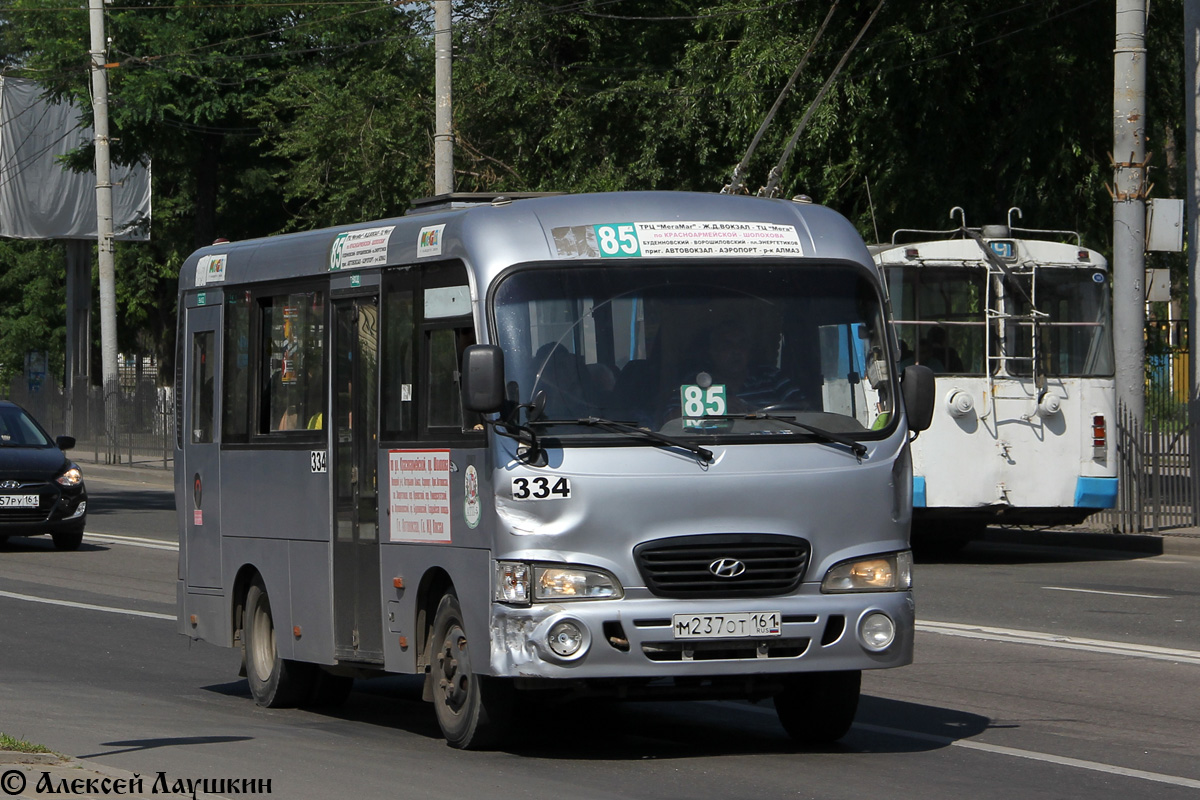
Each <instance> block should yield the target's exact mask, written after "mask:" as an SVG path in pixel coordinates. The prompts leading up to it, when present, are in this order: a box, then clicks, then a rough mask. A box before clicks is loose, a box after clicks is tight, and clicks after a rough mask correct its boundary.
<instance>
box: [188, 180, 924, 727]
mask: <svg viewBox="0 0 1200 800" xmlns="http://www.w3.org/2000/svg"><path fill="white" fill-rule="evenodd" d="M178 351H179V352H178V359H177V373H178V374H177V382H176V386H177V393H178V394H177V396H178V402H177V408H178V411H177V425H176V428H177V441H176V452H175V465H176V466H175V469H176V481H175V485H176V489H175V491H176V505H177V508H178V509H179V537H180V569H179V582H178V618H179V630H180V632H181V633H183V634H185V635H187V636H189V637H191V638H192V639H195V640H203V641H207V642H212V643H215V644H218V645H223V646H226V647H236V648H241V650H242V652H243V654H244V668H245V673H246V677H247V679H248V681H249V684H250V689H251V692H252V694H253V696H254V699H255V700H256V701H257V702H258V703H259V704H261V705H263V706H271V707H274V706H294V705H301V706H310V705H311V706H316V705H327V704H331V703H337V702H340V701H342V700H344V699H345V698H346V697H347V695H348V693H349V692H350V690H351V683H352V681H353V680H354V679H355V678H361V677H369V676H372V675H380V674H385V673H407V674H415V675H421V676H424V684H423V686H424V696H425V699H427V700H429V701H431V702H432V703H433V705H434V708H435V710H436V716H437V720H438V722H439V724H440V726H441V730H442V731H443V733H444V735H445V736H446V739H447V740H448V742H449V743H450V744H451V745H453V746H456V747H462V748H481V747H489V746H498V745H499V746H503V745H504V744H505V743H506V742H508V741H512V739H513V737H515V736H516V734H515V733H514V731H515V727H514V725H515V723H516V722H517V721H519V720H521V719H525V718H527V717H528V714H527V713H526V712H527V711H528V710H529V709H530V708H533V707H535V706H537V705H538V704H541V703H544V702H546V701H548V700H550V699H551V698H553V699H555V700H559V699H563V698H566V699H570V698H574V697H583V696H597V695H599V696H611V697H617V698H628V699H640V698H655V699H657V698H670V697H679V698H707V697H725V698H730V697H735V698H750V699H765V698H773V700H774V705H775V708H776V709H777V711H778V716H779V719H780V721H781V723H782V725H783V727H784V728H785V729H786V731H787V732H788V733H789V734H790V735H791V736H792V737H794V738H795V739H797V740H799V741H801V742H806V743H821V742H828V741H832V740H836V739H838V738H840V737H841V736H843V735H844V734H845V733H846V732H847V730H848V729H849V727H850V725H851V723H852V722H853V719H854V715H855V712H856V708H857V705H858V698H859V691H860V679H861V673H862V670H864V669H882V668H889V667H898V666H901V665H904V664H908V663H910V662H911V660H912V649H913V619H914V608H913V597H912V589H911V584H912V560H911V554H910V550H909V525H910V519H911V514H912V487H913V480H912V465H911V459H910V454H909V453H910V451H909V440H910V438H911V437H912V436H913V435H915V432H916V431H919V430H921V429H922V428H923V427H925V426H926V425H928V422H929V416H930V415H931V414H932V409H933V393H932V386H933V381H932V375H931V373H930V372H929V370H928V369H927V368H925V367H921V366H912V367H909V368H907V369H905V370H904V371H903V373H902V374H901V373H899V372H898V370H897V357H898V349H897V344H896V341H895V338H894V334H893V333H892V329H891V327H890V325H889V324H888V310H887V306H886V303H885V300H884V292H883V286H882V282H881V279H880V273H879V272H878V270H877V268H876V266H875V265H874V263H873V262H872V260H871V256H870V254H869V253H868V251H867V248H866V246H865V245H864V244H863V242H862V240H861V238H860V237H859V235H858V234H857V232H856V231H855V229H854V228H853V227H852V226H851V225H850V224H849V223H848V222H847V221H846V220H845V219H844V218H843V217H841V216H840V215H838V214H837V213H835V212H833V211H831V210H829V209H827V208H824V207H821V206H818V205H814V204H812V203H810V202H800V201H790V200H772V199H760V198H752V197H735V196H721V195H715V194H714V195H708V194H692V193H679V192H631V193H610V194H592V195H549V196H508V197H480V196H468V195H448V196H444V197H440V198H433V199H432V200H430V201H428V202H422V203H418V204H417V205H416V206H415V207H414V209H413V210H412V211H411V212H410V213H408V214H406V215H405V216H401V217H397V218H393V219H386V220H378V221H373V222H368V223H362V224H356V225H347V226H342V227H337V228H331V229H326V230H316V231H310V232H305V233H295V234H287V235H280V236H273V237H269V238H264V239H258V240H252V241H245V242H237V243H228V242H220V243H217V244H214V245H212V246H210V247H206V248H203V249H201V250H200V251H198V252H197V253H195V254H194V255H192V256H191V257H190V258H189V259H188V260H187V261H186V263H185V264H184V266H183V269H182V271H181V274H180V282H179V335H178Z"/></svg>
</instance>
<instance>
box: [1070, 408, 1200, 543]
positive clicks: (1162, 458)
mask: <svg viewBox="0 0 1200 800" xmlns="http://www.w3.org/2000/svg"><path fill="white" fill-rule="evenodd" d="M1198 422H1200V400H1191V401H1188V402H1181V403H1178V404H1177V406H1176V407H1173V408H1172V409H1171V413H1170V415H1166V416H1163V417H1160V416H1158V415H1156V414H1154V413H1152V410H1151V398H1150V397H1149V396H1147V411H1146V422H1145V423H1144V424H1141V423H1139V422H1138V421H1137V420H1135V419H1134V418H1133V415H1131V414H1130V413H1129V411H1128V410H1127V409H1125V408H1124V407H1122V408H1121V409H1119V410H1118V412H1117V425H1116V437H1115V439H1116V448H1115V450H1116V453H1117V459H1118V461H1117V475H1118V482H1119V483H1118V485H1119V489H1118V493H1117V505H1116V508H1113V509H1110V510H1108V511H1102V512H1100V513H1099V514H1096V515H1094V516H1093V517H1092V518H1091V519H1090V520H1089V523H1090V524H1091V525H1092V526H1100V527H1103V528H1107V529H1110V530H1114V531H1117V532H1119V533H1159V532H1160V531H1163V530H1171V529H1178V528H1190V527H1195V526H1197V525H1200V514H1198V513H1197V502H1196V501H1197V499H1198V498H1200V469H1196V464H1195V463H1194V461H1195V459H1196V457H1197V455H1198V454H1200V445H1198V442H1197V439H1198V438H1200V435H1198V434H1200V426H1198V425H1197V423H1198Z"/></svg>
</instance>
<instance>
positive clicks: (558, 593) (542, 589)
mask: <svg viewBox="0 0 1200 800" xmlns="http://www.w3.org/2000/svg"><path fill="white" fill-rule="evenodd" d="M624 594H625V592H624V590H623V589H622V588H621V584H620V582H618V581H617V579H616V578H615V577H613V576H612V575H610V574H609V573H607V572H605V571H604V570H601V569H594V568H588V567H576V566H573V565H570V564H553V565H551V564H526V563H525V562H523V561H497V562H496V589H495V592H494V594H493V598H494V599H495V600H496V602H498V603H512V604H513V605H528V604H529V603H530V602H553V603H558V602H562V601H564V600H615V599H617V598H619V597H622V596H624Z"/></svg>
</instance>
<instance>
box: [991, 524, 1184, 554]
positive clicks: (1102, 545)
mask: <svg viewBox="0 0 1200 800" xmlns="http://www.w3.org/2000/svg"><path fill="white" fill-rule="evenodd" d="M978 541H982V542H996V543H1001V544H1020V545H1035V546H1041V547H1067V548H1075V549H1083V550H1103V551H1107V552H1117V553H1142V554H1145V555H1176V556H1200V535H1197V534H1193V533H1190V532H1189V533H1178V534H1159V535H1155V534H1148V533H1103V532H1098V531H1077V530H1054V529H1051V530H1026V529H1021V528H989V529H988V530H987V531H986V532H985V533H984V534H983V536H981V537H980V538H979V539H978Z"/></svg>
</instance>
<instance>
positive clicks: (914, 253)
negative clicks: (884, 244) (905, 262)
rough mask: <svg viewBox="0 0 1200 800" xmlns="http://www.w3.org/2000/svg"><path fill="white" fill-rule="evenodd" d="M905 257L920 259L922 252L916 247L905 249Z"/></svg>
mask: <svg viewBox="0 0 1200 800" xmlns="http://www.w3.org/2000/svg"><path fill="white" fill-rule="evenodd" d="M904 257H905V258H920V257H921V251H920V250H918V249H917V248H915V247H906V248H904Z"/></svg>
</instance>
